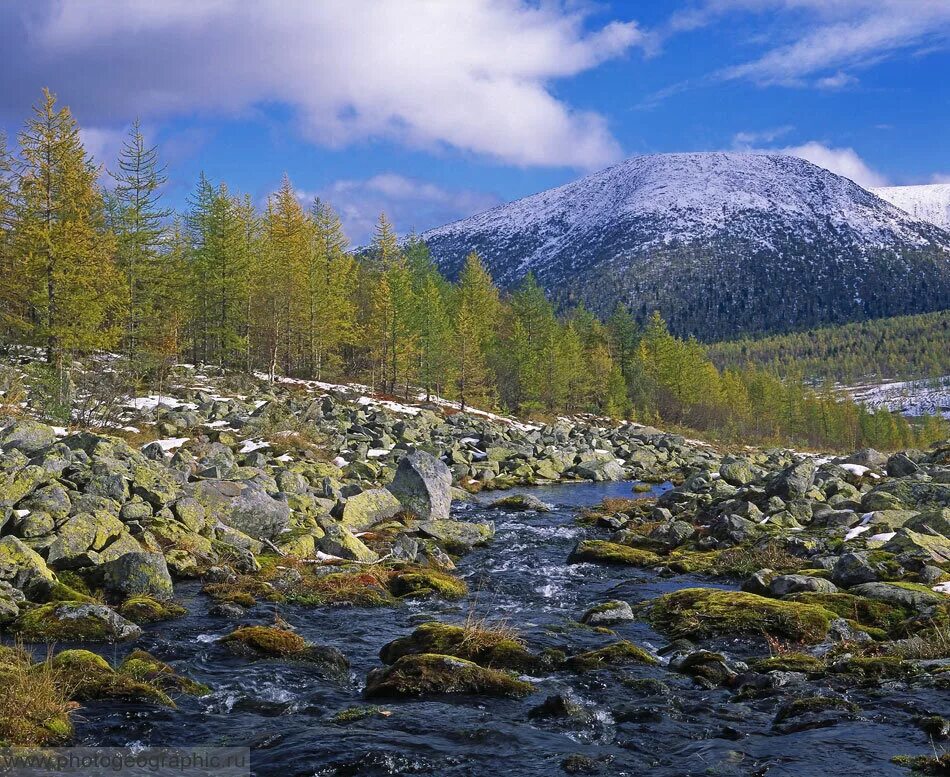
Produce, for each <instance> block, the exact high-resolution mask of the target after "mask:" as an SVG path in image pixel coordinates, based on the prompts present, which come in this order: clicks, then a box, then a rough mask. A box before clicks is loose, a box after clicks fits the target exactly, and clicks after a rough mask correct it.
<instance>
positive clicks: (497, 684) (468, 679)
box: [365, 653, 534, 698]
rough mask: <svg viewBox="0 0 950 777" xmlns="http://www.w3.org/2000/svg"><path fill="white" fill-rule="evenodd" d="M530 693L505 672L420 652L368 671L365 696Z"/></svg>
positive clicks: (511, 694) (523, 684)
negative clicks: (381, 667) (383, 667)
mask: <svg viewBox="0 0 950 777" xmlns="http://www.w3.org/2000/svg"><path fill="white" fill-rule="evenodd" d="M533 691H534V686H532V685H531V683H527V682H524V681H522V680H519V679H518V678H517V677H515V676H514V675H512V674H509V673H508V672H504V671H502V670H499V669H489V668H486V667H482V666H479V665H478V664H476V663H474V662H472V661H466V660H465V659H463V658H457V657H455V656H444V655H437V654H433V653H422V654H419V655H409V656H403V657H402V658H400V659H399V660H398V661H396V663H394V664H393V665H392V666H389V667H386V668H385V669H379V670H376V671H374V672H371V673H370V675H369V677H368V678H367V681H366V690H365V694H366V696H367V698H377V697H387V696H388V697H392V696H396V697H399V696H426V695H429V694H456V693H464V694H483V695H486V696H514V697H521V696H527V695H529V694H530V693H532V692H533Z"/></svg>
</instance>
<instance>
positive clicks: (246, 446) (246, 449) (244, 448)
mask: <svg viewBox="0 0 950 777" xmlns="http://www.w3.org/2000/svg"><path fill="white" fill-rule="evenodd" d="M263 448H270V443H269V442H264V440H244V442H243V444H242V445H241V450H240V451H239V453H253V452H254V451H259V450H262V449H263Z"/></svg>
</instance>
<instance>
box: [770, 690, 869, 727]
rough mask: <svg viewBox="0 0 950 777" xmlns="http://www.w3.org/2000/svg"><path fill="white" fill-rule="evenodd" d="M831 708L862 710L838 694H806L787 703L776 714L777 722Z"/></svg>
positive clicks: (826, 710) (854, 711)
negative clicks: (837, 695)
mask: <svg viewBox="0 0 950 777" xmlns="http://www.w3.org/2000/svg"><path fill="white" fill-rule="evenodd" d="M829 710H840V711H842V712H849V713H851V714H854V713H857V712H860V711H861V708H860V707H858V705H857V704H854V703H853V702H850V701H848V700H847V699H840V698H838V697H836V696H806V697H804V698H801V699H794V700H793V701H791V702H789V703H788V704H785V705H784V706H783V707H782V708H781V709H780V710H779V711H778V714H777V715H776V716H775V723H781V722H783V721H785V720H789V719H790V718H797V717H799V716H800V715H807V714H809V713H813V712H828V711H829Z"/></svg>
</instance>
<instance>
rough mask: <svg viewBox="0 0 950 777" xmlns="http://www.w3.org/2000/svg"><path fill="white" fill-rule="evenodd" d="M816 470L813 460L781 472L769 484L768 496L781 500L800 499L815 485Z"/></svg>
mask: <svg viewBox="0 0 950 777" xmlns="http://www.w3.org/2000/svg"><path fill="white" fill-rule="evenodd" d="M817 469H818V468H817V466H816V464H815V461H814V459H804V460H803V461H801V462H799V463H798V464H794V465H792V466H791V467H788V468H787V469H784V470H782V471H781V472H780V473H779V474H778V475H776V476H775V477H774V478H773V479H772V481H771V482H770V483H769V487H768V494H769V495H770V496H779V497H781V498H782V499H801V498H802V497H804V496H805V494H807V493H808V492H809V491H810V490H811V487H812V486H813V485H814V484H815V472H816V471H817Z"/></svg>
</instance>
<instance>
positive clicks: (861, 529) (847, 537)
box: [844, 525, 871, 542]
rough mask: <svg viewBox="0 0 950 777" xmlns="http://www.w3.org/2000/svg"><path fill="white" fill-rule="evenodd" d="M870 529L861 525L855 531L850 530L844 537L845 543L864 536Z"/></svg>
mask: <svg viewBox="0 0 950 777" xmlns="http://www.w3.org/2000/svg"><path fill="white" fill-rule="evenodd" d="M870 528H871V527H870V526H864V525H859V526H855V527H854V528H853V529H848V533H847V534H845V535H844V539H845V542H847V541H848V540H853V539H854V538H855V537H857V536H858V535H860V534H864V532H866V531H868V530H869V529H870Z"/></svg>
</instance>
